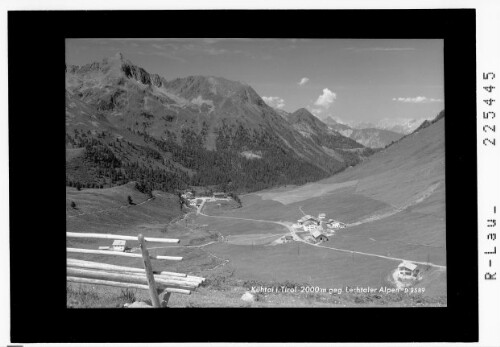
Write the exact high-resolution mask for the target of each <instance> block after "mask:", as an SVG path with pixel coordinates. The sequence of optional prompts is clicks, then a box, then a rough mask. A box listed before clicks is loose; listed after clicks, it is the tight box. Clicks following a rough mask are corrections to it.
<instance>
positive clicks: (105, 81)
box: [66, 54, 373, 192]
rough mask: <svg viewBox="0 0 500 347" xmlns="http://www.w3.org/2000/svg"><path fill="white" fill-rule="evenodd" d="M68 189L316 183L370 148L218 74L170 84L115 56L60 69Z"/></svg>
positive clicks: (250, 188) (360, 157)
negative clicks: (63, 72)
mask: <svg viewBox="0 0 500 347" xmlns="http://www.w3.org/2000/svg"><path fill="white" fill-rule="evenodd" d="M66 147H67V170H66V181H67V184H68V185H72V186H83V187H96V186H97V187H101V186H112V185H117V184H123V183H126V182H128V181H132V180H134V181H137V182H138V185H139V186H140V187H141V189H143V190H151V189H160V190H166V191H173V190H177V189H183V188H185V187H187V186H190V185H193V186H216V187H217V189H223V190H232V191H238V192H244V191H253V190H260V189H264V188H267V187H272V186H276V185H286V184H303V183H305V182H309V181H315V180H318V179H321V178H324V177H327V176H330V175H332V174H333V173H336V172H339V171H341V170H343V169H344V168H346V167H348V166H352V165H356V164H357V163H359V162H360V161H362V160H364V158H366V157H367V156H369V155H371V154H372V153H373V151H372V150H371V149H370V148H366V147H365V146H363V145H362V144H360V143H358V142H356V141H354V140H353V139H351V138H349V137H346V136H344V135H342V134H341V133H340V132H339V131H336V130H335V129H333V128H328V127H327V126H326V125H325V124H324V123H322V122H321V121H320V120H319V119H317V118H316V117H314V116H313V115H311V114H310V113H309V112H308V111H307V110H305V109H300V110H298V111H296V112H294V113H293V114H291V115H288V114H284V113H279V112H276V110H274V109H272V108H271V107H269V106H268V105H267V104H266V103H265V102H264V101H263V100H262V98H261V97H260V96H259V95H258V94H257V93H256V92H255V90H254V89H253V88H252V87H251V86H249V85H247V84H245V83H241V82H235V81H229V80H226V79H224V78H220V77H212V76H190V77H186V78H177V79H174V80H171V81H168V80H166V79H165V78H164V77H161V76H159V75H156V74H150V73H148V72H147V71H146V70H145V69H143V68H141V67H138V66H136V65H134V64H133V63H132V62H130V61H129V60H127V59H125V58H124V57H123V56H122V55H121V54H117V55H116V56H114V57H111V58H107V59H104V60H103V61H102V62H93V63H90V64H87V65H84V66H74V65H67V66H66Z"/></svg>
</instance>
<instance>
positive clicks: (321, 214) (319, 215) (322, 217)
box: [318, 213, 326, 219]
mask: <svg viewBox="0 0 500 347" xmlns="http://www.w3.org/2000/svg"><path fill="white" fill-rule="evenodd" d="M325 218H326V214H325V213H320V214H318V219H325Z"/></svg>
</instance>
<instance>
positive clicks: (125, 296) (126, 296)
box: [118, 288, 137, 304]
mask: <svg viewBox="0 0 500 347" xmlns="http://www.w3.org/2000/svg"><path fill="white" fill-rule="evenodd" d="M135 293H136V292H135V291H133V290H131V289H129V288H125V289H122V290H121V292H120V296H119V297H118V298H119V299H120V300H123V301H125V302H128V303H130V304H132V303H133V302H135V301H137V300H136V297H135Z"/></svg>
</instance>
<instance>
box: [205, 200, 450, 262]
mask: <svg viewBox="0 0 500 347" xmlns="http://www.w3.org/2000/svg"><path fill="white" fill-rule="evenodd" d="M204 205H205V200H203V202H202V203H201V204H200V206H199V207H198V210H197V212H196V213H197V214H200V215H202V216H205V217H210V218H221V219H237V220H246V221H250V222H262V223H273V224H279V225H281V226H283V227H285V228H286V229H288V231H289V233H288V234H290V235H291V236H292V237H293V238H294V240H295V241H298V242H302V243H305V244H307V245H309V246H311V247H319V248H326V249H331V250H333V251H337V252H344V253H351V254H359V255H363V256H367V257H376V258H382V259H387V260H394V261H398V262H402V261H408V262H412V263H414V264H420V265H426V266H431V267H435V268H438V269H442V270H444V269H446V266H444V265H438V264H434V263H429V262H422V261H415V260H410V259H403V258H396V257H389V256H385V255H380V254H373V253H365V252H358V251H353V250H350V249H342V248H335V247H328V246H323V245H320V244H313V243H309V242H307V241H305V240H303V239H302V238H300V237H299V236H298V235H297V234H296V233H295V230H294V229H293V228H292V226H291V223H285V222H277V221H271V220H263V219H251V218H240V217H228V216H210V215H207V214H205V213H203V212H202V209H203V206H204ZM283 235H286V234H283Z"/></svg>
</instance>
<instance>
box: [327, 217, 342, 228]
mask: <svg viewBox="0 0 500 347" xmlns="http://www.w3.org/2000/svg"><path fill="white" fill-rule="evenodd" d="M326 226H327V227H328V228H330V229H342V228H345V227H346V225H345V224H344V223H341V222H338V221H336V220H333V219H330V220H329V221H328V222H327V223H326Z"/></svg>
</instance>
